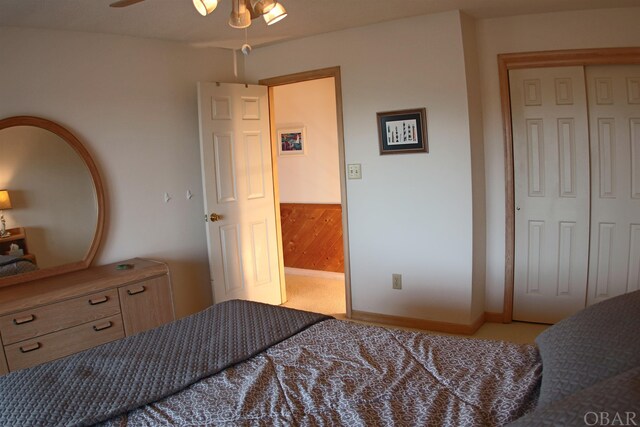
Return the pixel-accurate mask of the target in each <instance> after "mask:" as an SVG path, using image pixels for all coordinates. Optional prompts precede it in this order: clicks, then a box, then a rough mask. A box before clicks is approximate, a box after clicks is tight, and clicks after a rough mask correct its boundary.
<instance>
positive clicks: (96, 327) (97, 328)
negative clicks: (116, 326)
mask: <svg viewBox="0 0 640 427" xmlns="http://www.w3.org/2000/svg"><path fill="white" fill-rule="evenodd" d="M112 326H113V323H111V322H105V323H103V324H101V325H93V330H94V331H96V332H98V331H102V330H104V329H109V328H110V327H112Z"/></svg>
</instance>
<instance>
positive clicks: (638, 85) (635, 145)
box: [585, 65, 640, 304]
mask: <svg viewBox="0 0 640 427" xmlns="http://www.w3.org/2000/svg"><path fill="white" fill-rule="evenodd" d="M585 68H586V76H587V88H588V99H589V105H588V109H589V128H590V135H591V194H592V196H591V246H590V247H591V254H590V257H589V292H588V295H587V302H588V304H593V303H596V302H599V301H602V300H604V299H607V298H610V297H613V296H616V295H620V294H624V293H626V292H631V291H634V290H637V289H640V65H608V66H588V67H585Z"/></svg>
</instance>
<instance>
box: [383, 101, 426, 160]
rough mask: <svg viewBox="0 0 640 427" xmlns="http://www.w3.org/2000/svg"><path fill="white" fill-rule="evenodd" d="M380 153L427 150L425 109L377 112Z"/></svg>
mask: <svg viewBox="0 0 640 427" xmlns="http://www.w3.org/2000/svg"><path fill="white" fill-rule="evenodd" d="M377 118H378V138H379V140H380V154H399V153H417V152H426V153H428V152H429V148H428V145H427V109H426V108H416V109H413V110H398V111H385V112H382V113H377Z"/></svg>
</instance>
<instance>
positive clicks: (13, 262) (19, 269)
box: [0, 255, 38, 277]
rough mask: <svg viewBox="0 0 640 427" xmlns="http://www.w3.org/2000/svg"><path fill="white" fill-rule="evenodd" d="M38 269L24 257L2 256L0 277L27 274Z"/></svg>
mask: <svg viewBox="0 0 640 427" xmlns="http://www.w3.org/2000/svg"><path fill="white" fill-rule="evenodd" d="M37 269H38V268H37V267H36V265H35V264H34V263H32V262H31V261H29V260H27V259H24V258H22V257H14V256H8V255H0V277H7V276H13V275H16V274H21V273H27V272H29V271H34V270H37Z"/></svg>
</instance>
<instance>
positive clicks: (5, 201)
mask: <svg viewBox="0 0 640 427" xmlns="http://www.w3.org/2000/svg"><path fill="white" fill-rule="evenodd" d="M5 209H11V199H10V198H9V191H7V190H0V223H2V225H1V226H0V238H2V237H9V236H10V235H11V233H9V232H8V231H7V229H6V227H5V221H4V210H5Z"/></svg>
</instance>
